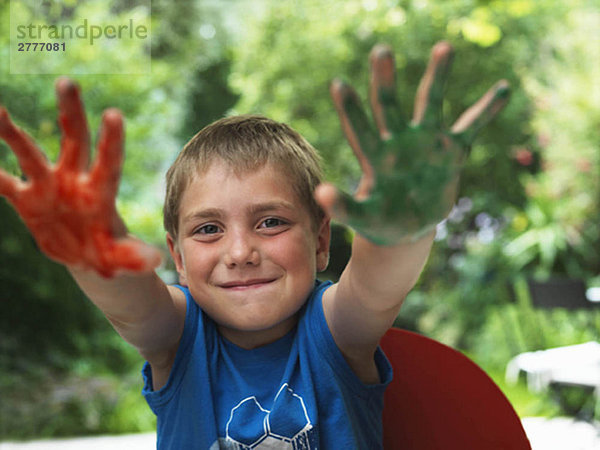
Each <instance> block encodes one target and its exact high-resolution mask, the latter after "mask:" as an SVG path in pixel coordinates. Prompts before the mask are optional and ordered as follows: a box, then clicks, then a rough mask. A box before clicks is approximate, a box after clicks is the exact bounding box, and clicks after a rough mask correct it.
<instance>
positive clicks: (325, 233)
mask: <svg viewBox="0 0 600 450" xmlns="http://www.w3.org/2000/svg"><path fill="white" fill-rule="evenodd" d="M330 241H331V218H330V217H325V218H324V219H323V222H321V226H320V228H319V233H318V234H317V272H323V271H324V270H325V269H327V266H328V265H329V243H330Z"/></svg>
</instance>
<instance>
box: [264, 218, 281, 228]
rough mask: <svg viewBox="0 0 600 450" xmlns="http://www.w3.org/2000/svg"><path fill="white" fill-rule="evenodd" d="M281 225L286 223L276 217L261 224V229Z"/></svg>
mask: <svg viewBox="0 0 600 450" xmlns="http://www.w3.org/2000/svg"><path fill="white" fill-rule="evenodd" d="M279 225H285V222H284V221H283V220H281V219H277V218H276V217H269V218H268V219H265V220H263V221H262V222H261V224H260V228H273V227H277V226H279Z"/></svg>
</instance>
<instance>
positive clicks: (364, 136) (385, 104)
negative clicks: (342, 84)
mask: <svg viewBox="0 0 600 450" xmlns="http://www.w3.org/2000/svg"><path fill="white" fill-rule="evenodd" d="M451 60H452V58H451V57H448V58H443V59H441V60H439V61H438V62H430V64H434V66H433V70H434V72H433V73H434V77H433V81H432V82H431V86H429V88H428V89H426V91H427V92H426V95H425V96H424V98H423V99H422V100H421V101H422V102H424V103H423V104H424V108H425V109H424V114H423V117H422V120H421V121H420V123H410V124H407V123H406V121H405V120H404V119H403V114H402V112H401V110H400V108H399V105H398V101H397V99H396V94H395V87H390V86H382V85H379V86H378V87H377V89H376V91H377V102H378V106H379V107H380V108H381V110H382V113H383V117H385V124H386V128H387V131H389V133H390V134H391V136H390V137H388V138H386V139H383V138H381V137H380V136H379V135H378V133H376V132H375V131H374V128H373V127H372V126H371V124H370V122H369V120H368V118H367V115H366V114H365V111H364V109H363V108H362V106H361V104H360V102H359V99H358V97H357V96H356V94H355V93H354V91H352V90H351V89H348V90H347V91H348V93H345V94H343V95H344V99H343V103H342V105H343V111H342V112H340V114H341V115H342V116H345V117H346V118H347V119H348V121H349V122H350V124H351V131H352V132H353V133H354V134H355V135H356V137H357V139H358V142H359V145H360V151H359V153H362V156H364V157H365V158H366V159H367V161H368V164H369V165H370V166H371V167H372V168H373V171H374V174H375V183H374V186H373V188H372V190H371V192H370V194H369V197H368V198H367V199H366V200H363V201H357V200H356V199H355V198H354V197H352V196H350V195H348V194H346V193H340V195H339V198H338V201H337V203H336V205H335V207H334V215H335V218H336V219H337V220H339V221H341V222H342V223H345V224H346V225H349V226H351V227H352V228H353V229H355V230H356V231H357V232H358V233H360V234H361V235H362V236H364V237H365V238H367V239H369V240H370V241H372V242H373V243H375V244H378V245H393V244H397V243H401V242H411V241H415V240H417V239H419V238H421V237H422V236H424V235H425V234H427V233H429V232H430V231H431V230H433V229H434V228H435V226H436V225H437V224H438V223H439V222H440V221H441V220H443V219H444V218H445V217H446V215H447V214H448V213H449V212H450V210H451V208H452V206H453V204H454V201H455V193H456V190H457V186H458V180H459V175H460V171H461V170H462V166H463V162H464V160H465V159H466V157H467V154H468V151H469V148H470V146H471V143H472V141H473V139H474V138H475V135H476V134H477V132H478V131H479V130H480V129H481V128H482V127H483V126H484V125H485V124H487V123H488V122H489V121H490V120H491V119H492V118H493V117H494V116H495V115H496V114H497V113H498V112H499V110H500V109H501V108H502V107H503V106H504V104H505V103H506V102H507V100H508V95H509V88H508V85H507V84H506V83H500V84H498V85H497V86H496V87H495V88H494V89H495V90H494V91H493V92H491V93H490V95H489V96H488V97H485V96H484V98H483V99H484V100H483V101H482V103H481V104H480V106H481V108H479V109H478V110H477V111H476V113H474V114H472V116H471V117H470V119H469V120H468V121H467V126H465V127H464V129H463V130H462V131H461V132H460V133H456V134H454V133H451V132H450V131H446V130H443V129H442V127H441V123H442V102H443V88H444V84H445V79H446V77H447V74H448V72H449V67H450V63H451ZM432 61H433V60H432ZM376 82H377V81H376ZM359 156H360V155H359Z"/></svg>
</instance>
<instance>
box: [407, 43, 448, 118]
mask: <svg viewBox="0 0 600 450" xmlns="http://www.w3.org/2000/svg"><path fill="white" fill-rule="evenodd" d="M453 55H454V50H453V49H452V46H451V45H450V44H449V43H448V42H444V41H442V42H438V43H437V44H436V45H435V46H434V47H433V49H432V50H431V58H430V59H429V64H428V65H427V70H426V71H425V74H424V75H423V78H421V82H420V84H419V88H418V89H417V95H416V99H415V110H414V114H413V123H414V124H422V125H425V126H428V127H434V128H439V127H440V126H441V125H442V102H443V100H444V85H445V84H446V78H448V73H449V72H450V66H451V65H452V58H453Z"/></svg>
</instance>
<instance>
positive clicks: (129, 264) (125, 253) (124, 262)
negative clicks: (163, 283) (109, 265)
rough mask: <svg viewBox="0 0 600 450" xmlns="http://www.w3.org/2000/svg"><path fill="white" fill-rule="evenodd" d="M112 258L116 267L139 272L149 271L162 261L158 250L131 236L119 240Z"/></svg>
mask: <svg viewBox="0 0 600 450" xmlns="http://www.w3.org/2000/svg"><path fill="white" fill-rule="evenodd" d="M113 258H114V263H115V266H116V267H119V268H121V269H124V270H127V271H132V272H139V273H143V272H150V271H152V270H154V269H156V267H158V266H159V265H160V263H161V262H162V254H161V253H160V251H159V250H157V249H156V248H154V247H152V246H150V245H147V244H145V243H143V242H141V241H138V240H137V239H133V238H127V239H123V240H122V241H119V242H118V243H117V245H116V246H115V248H114V252H113Z"/></svg>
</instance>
